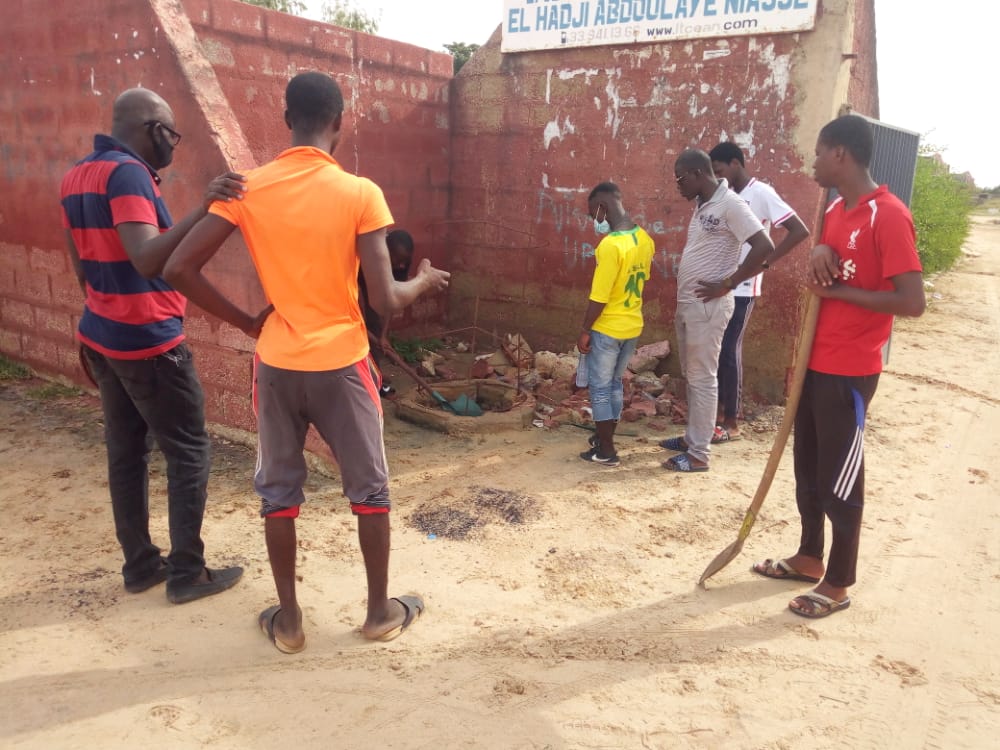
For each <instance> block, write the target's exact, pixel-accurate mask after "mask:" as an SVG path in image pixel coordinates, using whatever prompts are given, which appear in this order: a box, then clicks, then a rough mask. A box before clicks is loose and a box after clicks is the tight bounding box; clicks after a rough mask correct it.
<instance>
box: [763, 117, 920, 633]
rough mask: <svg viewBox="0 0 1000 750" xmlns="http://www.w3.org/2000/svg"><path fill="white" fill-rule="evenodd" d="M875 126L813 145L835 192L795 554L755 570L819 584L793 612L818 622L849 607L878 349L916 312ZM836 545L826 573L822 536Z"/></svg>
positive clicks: (910, 234)
mask: <svg viewBox="0 0 1000 750" xmlns="http://www.w3.org/2000/svg"><path fill="white" fill-rule="evenodd" d="M873 141H874V139H873V133H872V128H871V125H870V124H869V123H868V121H867V120H865V119H864V118H863V117H859V116H857V115H845V116H844V117H839V118H837V119H836V120H833V121H832V122H830V123H828V124H827V125H826V126H825V127H824V128H823V129H822V130H821V131H820V134H819V139H818V140H817V143H816V160H815V162H814V164H813V172H814V175H815V179H816V181H817V182H818V183H819V184H820V185H821V186H822V187H825V188H836V189H837V192H838V193H839V195H838V197H837V198H836V200H834V201H833V202H832V203H831V204H830V205H829V207H828V208H827V210H826V218H825V221H824V224H823V235H822V244H820V245H817V246H816V247H815V248H814V249H813V252H812V257H811V259H810V271H809V277H808V285H809V288H810V290H811V291H812V292H813V294H815V295H817V296H818V297H821V298H822V301H821V303H820V313H819V321H818V323H817V327H816V338H815V342H814V343H813V348H812V354H811V356H810V358H809V369H808V371H807V373H806V380H805V385H804V387H803V391H802V400H801V402H800V404H799V409H798V412H797V414H796V415H795V450H794V454H795V495H796V501H797V503H798V508H799V515H800V517H801V521H802V536H801V542H800V544H799V550H798V552H796V553H795V554H794V555H792V556H791V557H788V558H785V559H783V560H765V561H763V562H760V563H757V564H756V565H754V566H753V570H754V572H756V573H758V574H760V575H763V576H767V577H769V578H789V579H793V580H799V581H808V582H811V583H818V584H819V585H817V586H816V588H815V589H814V590H813V591H811V592H809V593H808V594H803V595H801V596H797V597H795V598H794V599H792V601H791V602H789V605H788V606H789V608H790V609H791V610H792V612H794V613H795V614H797V615H801V616H803V617H811V618H818V617H826V616H828V615H830V614H833V613H834V612H838V611H840V610H842V609H846V608H847V607H848V606H850V603H851V599H850V597H849V596H848V595H847V590H848V588H849V587H850V586H853V585H854V583H855V579H856V569H857V560H858V541H859V538H860V535H861V517H862V511H863V508H864V427H865V416H866V414H867V411H868V405H869V403H870V402H871V399H872V396H874V395H875V388H876V386H877V385H878V377H879V373H880V372H881V371H882V348H883V347H884V346H885V344H886V342H887V341H888V339H889V333H890V331H891V329H892V320H893V316H894V315H908V316H913V317H917V316H919V315H921V314H923V312H924V305H925V301H924V286H923V278H922V275H921V266H920V259H919V258H918V256H917V248H916V233H915V232H914V229H913V217H912V216H911V215H910V212H909V210H908V209H907V208H906V206H905V205H903V203H902V202H901V201H900V200H899V199H898V198H896V196H894V195H892V194H891V193H890V192H889V190H888V188H886V187H885V186H884V185H882V186H879V185H877V184H876V183H875V182H874V181H873V180H872V177H871V174H870V173H869V171H868V166H869V164H870V163H871V157H872V149H873ZM826 518H829V519H830V523H831V526H832V528H833V538H832V541H831V545H830V557H829V559H828V561H827V564H826V566H825V567H824V565H823V552H824V531H825V525H826Z"/></svg>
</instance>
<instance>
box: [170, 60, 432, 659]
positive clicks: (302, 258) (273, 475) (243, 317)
mask: <svg viewBox="0 0 1000 750" xmlns="http://www.w3.org/2000/svg"><path fill="white" fill-rule="evenodd" d="M285 102H286V106H287V109H286V111H285V122H286V124H287V125H288V127H289V128H290V129H291V131H292V147H291V148H289V149H287V150H286V151H283V152H282V153H281V154H279V155H278V158H277V159H275V160H274V161H272V162H271V163H270V164H267V165H265V166H263V167H261V168H259V169H255V170H252V171H250V172H249V173H248V175H247V192H246V195H245V200H243V201H234V202H233V203H232V204H228V203H215V204H213V206H212V207H211V209H210V213H209V215H208V216H206V217H205V218H204V219H202V220H201V221H200V222H199V223H198V224H197V225H196V226H195V227H194V228H193V229H192V230H191V233H190V234H189V235H188V236H187V237H186V238H185V241H184V242H183V243H182V244H181V245H180V246H179V247H178V248H177V250H176V251H175V253H174V255H173V256H172V257H171V259H170V262H169V263H168V264H167V267H166V269H165V271H164V275H165V276H166V277H167V278H168V279H170V280H171V282H172V283H174V284H175V285H176V288H177V289H180V290H182V291H183V292H184V293H185V294H187V295H188V297H189V299H191V300H192V301H193V302H194V303H195V304H197V305H199V306H200V307H202V308H203V309H204V310H205V311H206V312H208V313H210V314H212V315H215V316H217V317H219V318H221V319H222V320H224V321H226V322H228V323H231V324H232V325H234V326H236V327H237V328H239V329H241V330H242V331H244V332H246V333H248V334H250V333H251V331H252V328H251V325H252V318H251V316H250V315H249V314H248V313H246V312H244V311H243V310H240V309H239V308H237V307H236V306H235V305H233V303H232V302H230V301H229V300H228V299H227V298H226V297H224V296H223V295H222V294H221V293H220V292H219V291H218V290H217V289H215V288H214V287H213V286H212V285H211V284H210V283H209V281H208V280H207V279H206V278H205V276H204V275H203V274H202V270H201V269H202V267H203V266H204V265H205V263H206V262H207V261H208V260H209V259H210V258H211V257H212V256H213V255H214V254H215V253H216V251H217V250H218V249H219V247H220V246H221V245H222V243H223V242H224V241H225V239H226V238H227V237H228V236H229V235H230V234H231V233H232V232H233V230H234V229H236V228H237V227H238V228H239V229H240V231H241V232H242V234H243V239H244V240H245V241H246V244H247V247H248V248H249V250H250V255H251V257H252V258H253V262H254V266H255V267H256V269H257V274H258V276H259V277H260V281H261V285H262V286H263V288H264V293H265V295H266V296H267V300H268V302H270V303H271V304H272V305H273V306H274V312H272V313H271V315H270V317H268V319H267V320H266V321H265V322H264V326H263V328H262V329H261V332H260V338H259V339H258V341H257V366H256V371H255V379H254V380H255V382H254V396H255V400H256V405H257V420H258V460H257V470H256V474H255V476H254V487H255V489H256V490H257V493H258V494H259V495H260V497H261V516H263V518H264V532H265V537H266V540H267V551H268V557H269V558H270V561H271V572H272V574H273V575H274V582H275V587H276V588H277V593H278V602H279V603H278V604H277V605H276V606H273V607H269V608H267V609H265V610H264V611H263V612H261V614H260V617H259V618H258V623H259V625H260V627H261V629H262V630H263V632H264V633H265V634H266V635H267V636H268V638H269V639H270V640H271V642H272V643H273V644H274V645H275V647H276V648H277V649H278V650H279V651H282V652H284V653H295V652H297V651H301V650H302V649H303V648H305V633H304V632H303V629H302V610H301V609H300V608H299V605H298V600H297V598H296V593H295V583H296V577H295V553H296V536H295V518H296V517H297V516H298V513H299V506H300V505H301V504H302V503H303V502H304V501H305V496H304V495H303V484H304V482H305V479H306V464H305V460H304V458H303V455H302V450H303V446H304V443H305V436H306V430H307V429H308V427H309V425H310V424H313V425H315V427H316V429H317V430H318V431H319V433H320V435H322V436H323V439H324V440H325V441H326V443H327V444H328V445H329V446H330V450H331V451H332V452H333V455H334V456H335V457H336V459H337V462H338V464H339V465H340V470H341V477H342V481H343V489H344V494H345V495H346V496H347V498H348V500H350V503H351V510H352V511H353V512H354V513H355V515H357V517H358V538H359V541H360V543H361V553H362V555H363V557H364V561H365V570H366V573H367V580H368V615H367V618H366V620H365V623H364V625H363V627H362V629H361V630H362V633H363V634H364V636H365V637H367V638H369V639H372V640H391V639H392V638H395V637H396V636H398V635H399V634H400V633H402V632H403V631H404V630H405V629H406V628H407V627H409V625H410V624H411V623H412V622H414V621H415V620H416V618H417V617H419V616H420V613H421V612H422V611H423V609H424V603H423V601H422V600H421V599H420V597H418V596H399V597H395V598H393V599H389V598H388V596H387V590H388V578H389V574H388V571H389V516H388V512H389V475H388V469H387V466H386V459H385V448H384V445H383V442H382V406H381V400H380V399H379V395H378V389H379V385H380V378H379V375H378V371H377V369H376V368H375V367H373V366H372V365H371V364H370V359H369V356H368V354H369V349H368V336H367V333H366V331H365V325H364V321H363V319H362V314H361V308H360V306H359V304H358V267H359V260H360V267H361V269H362V270H363V271H364V276H365V281H366V283H367V287H368V296H369V300H370V302H371V305H372V307H374V308H375V310H376V312H378V313H379V314H381V315H390V314H392V313H393V312H396V311H398V310H400V309H402V308H403V307H405V306H407V305H409V304H411V303H412V302H413V301H414V300H416V299H417V298H418V297H419V296H420V295H422V294H424V293H426V292H430V291H440V290H443V289H445V288H446V287H447V286H448V277H449V274H447V273H446V272H444V271H441V270H438V269H435V268H432V267H431V264H430V262H429V261H428V260H426V259H425V260H423V261H422V262H421V263H420V265H419V267H418V268H417V273H416V275H415V276H414V278H413V279H411V280H409V281H402V282H400V281H396V280H394V279H393V275H392V268H391V266H390V263H389V251H388V249H387V248H386V231H385V230H386V227H387V226H389V225H390V224H392V223H393V218H392V214H391V213H390V212H389V208H388V206H387V205H386V202H385V198H384V197H383V195H382V191H381V190H380V189H379V187H378V186H377V185H375V183H373V182H371V181H370V180H367V179H365V178H362V177H357V176H355V175H352V174H348V173H347V172H345V171H344V170H343V168H342V167H341V166H340V165H339V164H338V163H337V161H336V160H335V159H334V158H333V156H332V153H333V151H334V149H335V148H336V146H337V143H338V142H339V140H340V126H341V115H342V113H343V110H344V99H343V95H342V94H341V92H340V88H339V87H338V86H337V84H336V82H334V80H333V79H332V78H330V77H329V76H328V75H326V74H324V73H316V72H309V73H302V74H299V75H297V76H295V77H294V78H293V79H292V80H291V81H290V82H289V84H288V87H287V89H286V91H285ZM236 203H239V204H240V205H239V207H238V208H237V207H236V206H235V204H236Z"/></svg>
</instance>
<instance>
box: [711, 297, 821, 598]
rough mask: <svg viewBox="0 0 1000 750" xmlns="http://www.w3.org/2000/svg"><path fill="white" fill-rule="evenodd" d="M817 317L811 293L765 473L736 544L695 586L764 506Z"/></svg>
mask: <svg viewBox="0 0 1000 750" xmlns="http://www.w3.org/2000/svg"><path fill="white" fill-rule="evenodd" d="M818 317H819V297H817V296H816V295H814V294H812V293H810V294H809V300H808V302H807V303H806V311H805V315H804V316H803V319H802V329H801V331H802V332H801V334H800V336H799V344H798V346H797V347H796V349H795V368H794V370H793V371H792V384H791V387H790V388H789V391H788V401H787V402H786V403H785V416H784V418H783V419H782V420H781V427H780V428H779V429H778V434H777V435H775V436H774V444H773V445H772V446H771V455H770V456H769V457H768V459H767V465H766V466H765V467H764V474H763V476H761V478H760V483H759V484H758V485H757V491H756V492H755V493H754V496H753V500H751V501H750V507H748V508H747V512H746V514H745V515H744V516H743V524H742V525H741V526H740V531H739V533H738V534H737V535H736V541H735V542H733V543H732V544H730V545H729V546H728V547H726V548H725V549H724V550H722V552H720V553H719V554H718V555H716V556H715V559H713V560H712V562H710V563H709V564H708V567H707V568H705V572H704V573H702V574H701V578H699V579H698V585H700V586H703V585H704V584H705V581H707V580H708V579H709V578H711V577H712V576H714V575H715V574H716V573H718V572H719V571H720V570H722V569H723V568H724V567H726V566H727V565H728V564H729V563H731V562H732V561H733V559H735V557H736V556H737V555H738V554H739V553H740V551H741V550H742V549H743V542H745V541H746V538H747V537H748V536H750V529H752V528H753V525H754V523H756V521H757V514H758V513H759V512H760V507H761V506H762V505H763V504H764V498H765V497H767V492H768V490H770V489H771V482H773V481H774V475H775V474H776V473H777V471H778V464H780V463H781V455H782V453H784V451H785V444H786V443H787V442H788V436H789V435H790V434H791V432H792V425H794V424H795V412H796V411H798V408H799V399H800V398H801V397H802V384H803V383H804V382H805V379H806V370H807V369H809V355H810V354H811V353H812V345H813V337H814V336H815V335H816V319H817V318H818Z"/></svg>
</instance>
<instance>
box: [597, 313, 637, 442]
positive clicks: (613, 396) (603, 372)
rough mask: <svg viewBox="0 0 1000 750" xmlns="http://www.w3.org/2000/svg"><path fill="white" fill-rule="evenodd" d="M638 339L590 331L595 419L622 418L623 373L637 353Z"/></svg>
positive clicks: (604, 420) (598, 420)
mask: <svg viewBox="0 0 1000 750" xmlns="http://www.w3.org/2000/svg"><path fill="white" fill-rule="evenodd" d="M638 340H639V339H638V337H636V338H631V339H616V338H612V337H611V336H607V335H605V334H603V333H600V332H598V331H591V332H590V351H589V352H587V384H588V385H589V386H590V408H591V409H592V410H593V412H594V421H595V422H606V421H608V420H609V419H619V418H620V417H621V415H622V407H623V406H624V393H623V390H622V375H624V374H625V367H626V366H627V365H628V362H629V360H630V359H632V355H633V354H635V345H636V342H637V341H638Z"/></svg>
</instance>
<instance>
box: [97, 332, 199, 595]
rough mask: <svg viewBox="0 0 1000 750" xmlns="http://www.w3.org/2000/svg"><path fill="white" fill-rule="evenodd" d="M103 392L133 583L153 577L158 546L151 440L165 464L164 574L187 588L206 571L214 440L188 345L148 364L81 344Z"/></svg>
mask: <svg viewBox="0 0 1000 750" xmlns="http://www.w3.org/2000/svg"><path fill="white" fill-rule="evenodd" d="M83 354H84V356H85V357H86V358H87V364H88V366H89V368H90V372H91V374H92V376H93V378H94V380H95V382H96V383H97V386H98V388H99V389H100V391H101V406H102V407H103V410H104V441H105V444H106V445H107V450H108V489H109V490H110V492H111V508H112V510H113V511H114V518H115V531H116V532H117V535H118V543H119V544H120V545H121V548H122V554H123V555H124V557H125V564H124V565H123V566H122V576H123V577H124V579H125V582H126V583H135V582H137V581H141V580H142V579H143V578H146V577H148V576H150V575H151V574H152V573H153V572H155V571H156V570H157V569H158V568H159V567H160V565H161V564H162V563H161V557H160V548H159V547H157V546H156V545H155V544H153V542H152V540H151V539H150V536H149V471H148V469H149V452H150V450H151V448H152V439H153V438H155V439H156V442H157V444H158V445H159V446H160V450H161V451H162V452H163V455H164V458H166V462H167V515H168V519H169V524H170V554H169V555H168V556H167V576H168V579H169V580H170V581H175V582H177V583H187V582H189V581H192V580H194V579H195V578H197V577H198V576H199V575H200V574H201V571H202V569H203V568H204V567H205V558H204V547H205V545H204V544H203V543H202V540H201V522H202V518H203V517H204V515H205V500H206V498H207V496H208V473H209V468H210V465H209V464H210V460H211V441H210V440H209V437H208V433H207V432H206V430H205V409H204V407H205V398H204V395H203V394H202V390H201V383H199V382H198V376H197V375H196V374H195V371H194V360H193V359H192V357H191V351H190V350H189V349H188V347H187V345H186V344H179V345H178V346H175V347H174V348H173V349H171V350H170V351H169V352H164V353H163V354H160V355H159V356H157V357H151V358H150V359H136V360H129V359H112V358H111V357H105V356H104V355H103V354H101V353H100V352H96V351H94V350H93V349H91V348H89V347H87V346H84V347H83Z"/></svg>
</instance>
